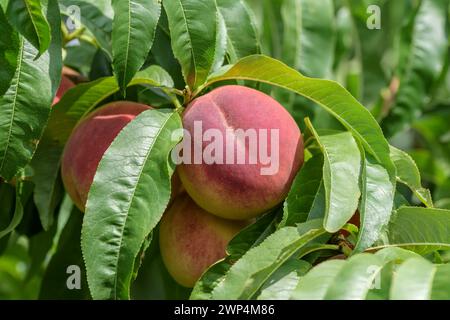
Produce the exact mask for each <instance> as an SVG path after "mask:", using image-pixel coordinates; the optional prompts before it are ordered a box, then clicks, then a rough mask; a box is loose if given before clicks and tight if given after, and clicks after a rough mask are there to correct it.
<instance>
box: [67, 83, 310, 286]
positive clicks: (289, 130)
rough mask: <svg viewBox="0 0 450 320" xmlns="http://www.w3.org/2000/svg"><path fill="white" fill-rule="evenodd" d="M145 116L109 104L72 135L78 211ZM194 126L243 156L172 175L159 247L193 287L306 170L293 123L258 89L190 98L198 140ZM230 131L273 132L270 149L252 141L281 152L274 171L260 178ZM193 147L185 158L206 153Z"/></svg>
mask: <svg viewBox="0 0 450 320" xmlns="http://www.w3.org/2000/svg"><path fill="white" fill-rule="evenodd" d="M149 109H151V107H150V106H146V105H142V104H138V103H134V102H128V101H119V102H114V103H110V104H107V105H105V106H102V107H100V108H98V109H97V110H95V111H94V112H93V113H91V114H90V115H88V116H87V117H86V118H84V119H83V120H82V121H81V122H80V123H79V124H78V125H77V126H76V128H75V129H74V130H73V132H72V134H71V137H70V138H69V141H68V142H67V144H66V147H65V150H64V154H63V158H62V168H61V170H62V178H63V182H64V185H65V188H66V190H67V192H68V193H69V195H70V196H71V198H72V200H73V201H74V203H75V204H76V206H77V207H78V208H79V209H80V210H82V211H84V209H85V204H86V201H87V196H88V192H89V189H90V186H91V184H92V182H93V179H94V175H95V172H96V170H97V166H98V164H99V162H100V160H101V158H102V157H103V154H104V153H105V152H106V150H107V149H108V147H109V146H110V144H111V143H112V142H113V140H114V139H115V137H116V136H117V135H118V134H119V132H120V131H121V130H122V129H123V128H124V127H125V126H126V125H127V124H128V123H129V122H130V121H131V120H133V119H134V118H135V117H136V116H138V115H139V114H140V113H141V112H143V111H146V110H149ZM196 123H201V125H202V127H203V129H205V130H208V129H212V130H214V132H216V133H218V134H222V135H223V136H226V135H228V136H229V135H230V133H231V135H232V136H231V138H232V139H231V140H232V141H233V142H234V144H233V147H232V149H233V148H234V149H233V150H231V151H236V150H237V148H243V149H244V150H246V151H248V152H247V155H246V158H245V160H247V161H244V162H243V163H235V162H233V161H231V162H226V163H222V164H219V163H181V164H179V165H178V167H177V169H176V172H175V174H174V176H173V178H172V199H171V202H170V204H169V206H168V209H167V210H166V212H165V214H164V216H163V219H162V221H161V224H160V229H159V242H160V249H161V254H162V257H163V260H164V263H165V265H166V267H167V269H168V271H169V273H170V274H171V275H172V276H173V278H174V279H175V280H176V281H177V282H178V283H180V284H181V285H183V286H186V287H192V286H193V285H194V284H195V282H196V281H197V280H198V279H199V277H200V276H201V275H202V273H203V272H204V271H205V270H206V269H207V268H208V267H209V266H210V265H212V264H213V263H215V262H217V261H218V260H220V259H222V258H223V257H224V256H225V255H226V246H227V244H228V242H229V241H230V240H231V239H232V238H233V237H234V236H235V235H236V234H237V233H238V232H239V231H240V230H241V229H242V228H244V227H245V226H247V225H248V224H250V223H252V222H253V221H254V220H255V218H257V217H258V216H260V215H262V214H264V213H266V212H268V211H270V210H271V209H273V208H274V207H276V206H277V205H278V204H279V203H280V202H282V201H283V200H284V198H285V197H286V195H287V193H288V191H289V189H290V187H291V184H292V181H293V179H294V177H295V175H296V173H297V172H298V170H299V169H300V167H301V165H302V164H303V140H302V135H301V132H300V130H299V128H298V126H297V124H296V123H295V121H294V120H293V118H292V117H291V116H290V114H289V113H288V112H287V111H286V110H285V109H284V108H283V107H282V106H281V105H280V104H279V103H278V102H277V101H275V100H274V99H273V98H272V97H270V96H268V95H266V94H263V93H261V92H259V91H257V90H254V89H250V88H247V87H243V86H236V85H234V86H223V87H220V88H218V89H215V90H213V91H211V92H210V93H208V94H206V95H204V96H201V97H199V98H197V99H195V100H194V101H192V102H191V103H190V104H189V105H188V107H187V108H186V109H185V111H184V112H183V127H184V129H185V133H188V134H190V135H191V136H193V137H195V132H194V131H195V126H196ZM231 129H233V130H237V129H239V130H242V131H241V132H246V130H249V129H252V130H255V132H257V133H258V132H262V131H261V130H276V131H277V138H278V139H272V140H271V139H269V141H268V144H267V145H265V144H262V141H261V139H262V135H257V136H256V140H257V142H258V146H261V145H264V147H266V148H268V149H269V150H276V151H277V152H278V155H279V157H278V158H277V161H278V163H277V170H276V172H275V173H273V174H270V175H263V174H261V168H263V167H264V166H265V165H267V163H264V162H263V161H262V160H261V158H260V157H258V156H257V155H256V157H255V159H257V161H255V162H251V161H248V160H249V157H251V156H252V154H251V153H252V152H255V150H257V149H252V147H251V146H250V145H249V144H250V140H251V139H250V138H251V137H249V136H245V135H243V136H241V138H242V137H243V138H244V139H241V138H240V139H238V138H237V137H236V136H233V132H236V131H233V130H231ZM265 138H267V137H266V136H265ZM191 143H192V146H191V147H192V148H186V149H183V152H188V151H191V152H193V150H194V149H195V148H200V149H201V150H202V151H205V149H206V148H208V142H207V141H198V140H195V139H194V140H193V141H192V142H191ZM199 143H200V145H199ZM275 144H276V145H275ZM272 147H276V148H272ZM221 151H223V153H224V154H226V152H230V149H229V148H228V149H227V146H223V150H221ZM266 151H267V150H266ZM215 152H217V149H216V151H215ZM233 155H234V153H233Z"/></svg>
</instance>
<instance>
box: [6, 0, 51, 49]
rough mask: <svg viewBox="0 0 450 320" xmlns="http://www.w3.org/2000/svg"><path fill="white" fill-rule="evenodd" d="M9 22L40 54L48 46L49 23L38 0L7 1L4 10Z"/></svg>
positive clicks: (49, 35) (49, 39)
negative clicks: (6, 6)
mask: <svg viewBox="0 0 450 320" xmlns="http://www.w3.org/2000/svg"><path fill="white" fill-rule="evenodd" d="M6 15H7V16H8V19H9V21H10V22H11V24H12V25H13V26H14V27H16V28H17V30H18V31H19V32H20V34H21V35H23V36H24V37H25V39H27V41H28V42H30V43H31V44H32V45H33V46H34V47H35V48H36V49H37V50H38V54H36V55H42V54H43V53H44V52H45V51H46V50H47V49H48V47H49V46H50V41H51V32H50V25H49V23H48V22H47V19H46V17H45V15H44V13H43V11H42V6H41V1H40V0H14V1H9V5H8V8H7V10H6Z"/></svg>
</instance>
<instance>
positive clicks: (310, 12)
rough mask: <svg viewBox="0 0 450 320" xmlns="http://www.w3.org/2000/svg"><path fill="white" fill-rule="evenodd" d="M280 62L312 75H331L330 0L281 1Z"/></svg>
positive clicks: (332, 21) (332, 23) (332, 10)
mask: <svg viewBox="0 0 450 320" xmlns="http://www.w3.org/2000/svg"><path fill="white" fill-rule="evenodd" d="M281 14H282V16H283V23H284V41H283V61H284V62H286V63H287V64H288V65H289V66H292V67H293V68H295V69H296V70H298V71H300V72H301V73H302V74H304V75H306V76H310V77H315V78H324V77H329V76H330V75H331V69H332V66H333V59H334V42H335V32H334V29H335V28H334V24H335V22H334V5H333V1H331V0H324V1H316V0H285V1H283V4H282V7H281Z"/></svg>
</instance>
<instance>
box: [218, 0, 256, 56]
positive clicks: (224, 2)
mask: <svg viewBox="0 0 450 320" xmlns="http://www.w3.org/2000/svg"><path fill="white" fill-rule="evenodd" d="M216 1H217V5H218V6H219V11H220V13H221V14H222V16H223V18H224V20H225V25H226V31H227V39H228V50H227V51H228V54H229V56H230V61H231V62H236V61H237V60H238V59H241V58H244V57H246V56H249V55H252V54H257V53H260V44H259V39H258V35H257V31H256V24H255V21H254V17H253V14H252V12H251V11H250V8H249V7H248V6H247V4H246V3H245V2H244V0H216Z"/></svg>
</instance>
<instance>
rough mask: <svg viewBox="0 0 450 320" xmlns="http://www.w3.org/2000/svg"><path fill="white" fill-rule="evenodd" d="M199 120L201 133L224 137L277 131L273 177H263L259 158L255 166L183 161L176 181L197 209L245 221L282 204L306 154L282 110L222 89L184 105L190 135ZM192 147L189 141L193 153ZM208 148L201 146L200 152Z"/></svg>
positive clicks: (242, 90)
mask: <svg viewBox="0 0 450 320" xmlns="http://www.w3.org/2000/svg"><path fill="white" fill-rule="evenodd" d="M197 121H201V122H202V126H203V130H204V131H206V130H208V129H216V130H219V131H220V132H221V133H222V135H223V136H226V130H227V129H229V128H232V129H243V130H247V129H255V130H260V129H266V130H272V129H278V130H279V170H278V172H277V173H275V174H273V175H261V168H263V167H265V166H264V165H263V164H262V163H261V161H259V160H258V162H257V163H256V164H249V163H248V162H246V164H237V163H234V164H217V163H213V164H205V163H202V164H194V163H192V164H186V163H182V164H181V165H180V166H179V167H178V172H179V175H180V179H181V181H182V183H183V185H184V187H185V189H186V191H187V192H188V193H189V195H190V196H191V197H192V198H193V199H194V201H195V202H196V203H197V204H198V205H199V206H201V207H202V208H203V209H205V210H206V211H208V212H211V213H213V214H215V215H217V216H220V217H222V218H226V219H234V220H245V219H250V218H253V217H256V216H259V215H261V214H262V213H264V212H266V211H268V210H270V209H272V208H273V207H275V206H276V205H277V204H279V203H280V202H281V201H283V200H284V198H285V197H286V196H287V194H288V192H289V189H290V187H291V184H292V182H293V179H294V177H295V175H296V173H297V172H298V170H299V169H300V167H301V166H302V164H303V157H304V155H303V151H304V150H303V138H302V135H301V132H300V129H299V127H298V126H297V124H296V122H295V121H294V119H293V118H292V116H291V115H290V114H289V113H288V112H287V111H286V109H284V107H283V106H281V105H280V104H279V103H278V102H277V101H276V100H274V99H273V98H272V97H270V96H268V95H266V94H264V93H262V92H260V91H257V90H254V89H250V88H247V87H243V86H236V85H230V86H223V87H220V88H218V89H215V90H213V91H211V92H210V93H208V94H206V95H204V96H202V97H199V98H197V99H195V100H194V101H193V102H192V103H191V104H190V105H189V106H188V107H187V109H186V110H185V112H184V114H183V125H184V128H185V129H186V130H187V131H188V132H189V134H190V135H191V136H194V133H193V132H194V122H197ZM258 140H259V137H258ZM194 143H195V141H192V143H191V145H192V148H191V149H192V150H194V146H193V144H194ZM270 143H271V141H270V139H269V141H268V150H271V147H270ZM208 144H209V143H208V142H203V145H202V148H203V149H205V148H206V146H207V145H208ZM258 145H260V141H258ZM235 148H236V147H235ZM246 148H247V150H248V148H249V147H248V142H246ZM225 149H226V147H224V154H225V153H226V151H225ZM191 152H192V151H191Z"/></svg>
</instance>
